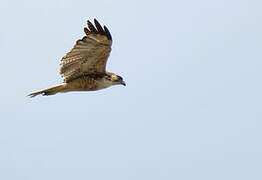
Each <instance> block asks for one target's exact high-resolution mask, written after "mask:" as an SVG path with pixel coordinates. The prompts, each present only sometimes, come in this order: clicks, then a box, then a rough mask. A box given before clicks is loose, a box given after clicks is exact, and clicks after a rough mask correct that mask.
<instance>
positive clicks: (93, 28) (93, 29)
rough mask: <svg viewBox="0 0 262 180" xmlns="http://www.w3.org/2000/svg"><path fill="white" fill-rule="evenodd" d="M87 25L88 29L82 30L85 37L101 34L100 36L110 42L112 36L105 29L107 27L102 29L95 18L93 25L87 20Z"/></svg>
mask: <svg viewBox="0 0 262 180" xmlns="http://www.w3.org/2000/svg"><path fill="white" fill-rule="evenodd" d="M87 25H88V28H84V32H85V34H86V35H89V34H101V35H105V36H106V37H107V38H108V39H109V40H111V41H112V36H111V34H110V32H109V30H108V29H107V27H106V26H104V28H103V27H102V26H101V25H100V23H99V22H98V20H97V19H96V18H94V25H93V24H92V23H91V22H90V21H89V20H87Z"/></svg>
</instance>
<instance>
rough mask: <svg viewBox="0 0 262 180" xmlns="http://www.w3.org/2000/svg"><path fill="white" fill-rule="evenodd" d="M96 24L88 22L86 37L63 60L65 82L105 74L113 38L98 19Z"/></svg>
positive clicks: (62, 73) (61, 70)
mask: <svg viewBox="0 0 262 180" xmlns="http://www.w3.org/2000/svg"><path fill="white" fill-rule="evenodd" d="M94 24H95V26H94V25H93V24H92V23H91V22H90V21H87V25H88V28H84V31H85V33H86V36H84V37H83V38H82V39H80V40H77V41H76V44H75V45H74V47H73V48H72V49H71V51H70V52H68V53H67V54H66V55H65V56H64V57H63V58H62V60H61V64H60V65H61V66H60V74H61V76H62V77H63V78H64V82H69V81H72V80H74V79H76V78H78V77H81V76H85V75H96V74H104V73H105V68H106V62H107V59H108V57H109V54H110V51H111V45H112V37H111V34H110V32H109V30H108V29H107V27H106V26H104V28H103V27H102V26H101V25H100V24H99V23H98V21H97V20H96V19H94Z"/></svg>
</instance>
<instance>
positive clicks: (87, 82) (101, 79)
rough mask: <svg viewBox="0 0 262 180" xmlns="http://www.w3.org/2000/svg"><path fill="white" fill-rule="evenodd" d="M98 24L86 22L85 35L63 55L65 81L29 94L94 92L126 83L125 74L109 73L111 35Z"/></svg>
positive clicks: (61, 72)
mask: <svg viewBox="0 0 262 180" xmlns="http://www.w3.org/2000/svg"><path fill="white" fill-rule="evenodd" d="M94 24H95V26H94V25H93V24H92V23H91V22H90V21H87V25H88V28H84V32H85V34H86V36H84V37H83V38H82V39H80V40H77V41H76V43H75V45H74V47H73V48H72V49H71V50H70V51H69V52H68V53H67V54H66V55H65V56H64V57H62V60H61V63H60V74H61V76H62V77H63V79H64V82H63V83H62V84H59V85H56V86H54V87H51V88H48V89H45V90H42V91H38V92H34V93H31V94H29V95H28V96H29V97H35V96H36V95H39V94H43V95H53V94H56V93H58V92H69V91H95V90H99V89H104V88H107V87H109V86H112V85H117V84H122V85H125V82H124V81H123V79H122V77H120V76H119V75H117V74H114V73H110V72H106V62H107V59H108V57H109V55H110V52H111V45H112V36H111V34H110V32H109V30H108V29H107V27H106V26H104V27H102V26H101V25H100V24H99V22H98V21H97V20H96V19H94Z"/></svg>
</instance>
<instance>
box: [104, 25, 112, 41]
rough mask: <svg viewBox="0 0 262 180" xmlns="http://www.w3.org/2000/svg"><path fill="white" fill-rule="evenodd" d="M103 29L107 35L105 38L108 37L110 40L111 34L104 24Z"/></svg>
mask: <svg viewBox="0 0 262 180" xmlns="http://www.w3.org/2000/svg"><path fill="white" fill-rule="evenodd" d="M104 29H105V35H106V36H107V38H108V39H109V40H111V41H112V36H111V34H110V32H109V30H108V29H107V27H106V26H104Z"/></svg>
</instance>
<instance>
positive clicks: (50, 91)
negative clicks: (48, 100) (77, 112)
mask: <svg viewBox="0 0 262 180" xmlns="http://www.w3.org/2000/svg"><path fill="white" fill-rule="evenodd" d="M65 87H66V86H65V84H58V85H56V86H53V87H51V88H48V89H44V90H42V91H37V92H33V93H31V94H28V95H27V96H28V97H30V98H32V97H35V96H37V95H39V94H42V95H43V96H49V95H54V94H56V93H58V92H64V90H65Z"/></svg>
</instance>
